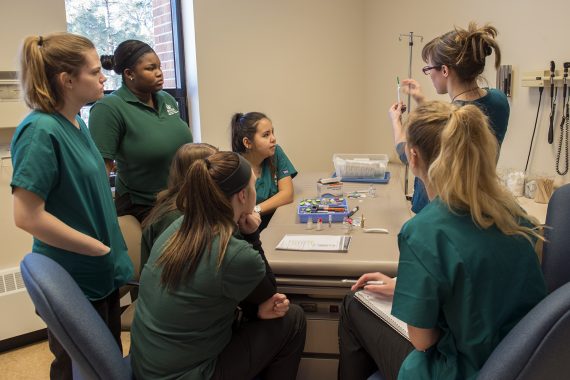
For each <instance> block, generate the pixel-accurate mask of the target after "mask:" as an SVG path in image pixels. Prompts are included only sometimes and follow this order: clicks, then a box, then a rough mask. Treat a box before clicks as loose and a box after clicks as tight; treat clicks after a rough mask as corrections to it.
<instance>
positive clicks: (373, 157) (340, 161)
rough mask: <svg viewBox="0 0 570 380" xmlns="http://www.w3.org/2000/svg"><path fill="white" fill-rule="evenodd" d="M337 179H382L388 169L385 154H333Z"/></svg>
mask: <svg viewBox="0 0 570 380" xmlns="http://www.w3.org/2000/svg"><path fill="white" fill-rule="evenodd" d="M333 164H334V169H335V172H336V175H337V177H341V178H383V177H384V175H385V174H386V168H387V167H388V155H387V154H346V153H335V154H333Z"/></svg>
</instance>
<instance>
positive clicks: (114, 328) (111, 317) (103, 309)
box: [48, 289, 123, 380]
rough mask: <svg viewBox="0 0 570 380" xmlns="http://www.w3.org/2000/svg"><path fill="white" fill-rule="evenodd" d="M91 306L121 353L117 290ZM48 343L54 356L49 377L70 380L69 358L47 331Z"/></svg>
mask: <svg viewBox="0 0 570 380" xmlns="http://www.w3.org/2000/svg"><path fill="white" fill-rule="evenodd" d="M91 304H92V305H93V307H94V308H95V310H96V311H97V313H98V314H99V315H100V316H101V318H103V321H104V322H105V324H106V325H107V326H108V327H109V330H111V333H112V334H113V338H115V341H116V342H117V344H118V345H119V349H120V350H121V352H122V351H123V345H122V343H121V306H120V299H119V290H118V289H117V290H115V291H114V292H113V293H111V294H109V295H108V296H107V297H105V298H103V299H101V300H98V301H91ZM48 343H49V349H50V350H51V352H52V353H53V355H54V356H55V359H54V360H53V362H52V363H51V367H50V372H49V376H50V379H52V380H72V379H73V374H72V369H71V358H70V357H69V355H68V354H67V352H66V351H65V349H64V348H63V346H62V345H61V343H59V341H58V340H57V338H56V337H55V335H54V334H53V333H52V332H51V331H50V330H49V329H48Z"/></svg>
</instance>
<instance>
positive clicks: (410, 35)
mask: <svg viewBox="0 0 570 380" xmlns="http://www.w3.org/2000/svg"><path fill="white" fill-rule="evenodd" d="M402 37H408V45H409V46H410V62H409V65H408V78H411V77H412V57H413V54H412V50H413V48H414V38H419V39H420V42H423V41H424V37H423V36H417V35H416V36H415V35H414V32H410V33H408V34H401V33H400V35H399V36H398V41H402ZM411 97H412V96H411V95H410V92H409V91H408V104H407V107H406V109H407V111H408V113H410V109H411ZM408 172H409V170H408V164H406V173H405V174H404V194H405V195H406V197H407V196H408V181H409V180H408V176H409V174H408Z"/></svg>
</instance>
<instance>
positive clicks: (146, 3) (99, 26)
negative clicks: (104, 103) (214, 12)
mask: <svg viewBox="0 0 570 380" xmlns="http://www.w3.org/2000/svg"><path fill="white" fill-rule="evenodd" d="M180 1H181V0H65V11H66V15H67V30H68V31H69V32H71V33H76V34H81V35H83V36H86V37H88V38H89V39H90V40H91V41H93V43H94V44H95V47H96V48H97V52H98V53H99V55H103V54H113V52H114V51H115V48H116V47H117V46H118V45H119V44H120V43H121V42H123V41H124V40H128V39H137V40H141V41H144V42H146V43H148V44H149V45H150V46H152V48H153V49H154V50H155V51H156V53H157V55H158V57H159V58H160V61H161V64H162V70H163V73H164V90H165V91H167V92H168V93H170V94H171V95H172V96H174V98H176V100H177V101H178V104H179V107H180V116H181V117H182V118H183V119H184V120H186V122H188V108H187V103H186V88H185V83H186V81H185V78H184V53H183V42H182V24H181V13H180ZM105 74H106V75H107V77H108V80H107V82H106V83H105V92H106V93H110V92H111V91H113V90H115V89H117V88H119V86H120V85H121V76H120V75H117V74H115V73H114V72H107V71H106V72H105ZM87 116H88V112H82V117H83V118H84V119H86V118H87ZM86 121H87V120H86Z"/></svg>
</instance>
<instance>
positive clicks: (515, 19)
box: [194, 0, 570, 182]
mask: <svg viewBox="0 0 570 380" xmlns="http://www.w3.org/2000/svg"><path fill="white" fill-rule="evenodd" d="M536 4H537V3H536V2H535V1H529V0H527V1H515V0H508V1H501V2H498V1H494V0H480V1H477V2H472V1H457V0H455V1H451V0H441V1H438V2H437V3H426V2H425V1H417V0H409V1H406V2H398V3H395V2H386V1H381V0H329V1H327V0H311V1H306V0H305V1H301V0H290V1H277V0H241V1H237V2H236V1H233V0H194V12H195V23H196V46H197V65H198V86H199V87H198V89H199V91H198V93H199V97H200V121H201V128H202V140H203V141H208V142H211V143H214V144H217V145H220V146H221V147H222V148H227V147H229V145H228V144H229V143H228V141H229V140H228V135H229V131H228V120H229V118H230V115H231V114H232V113H233V112H236V111H249V110H254V109H255V110H261V111H265V112H266V113H268V115H270V117H272V118H273V120H274V122H275V126H276V132H277V138H278V142H280V143H281V144H283V145H284V147H285V150H286V152H287V153H288V154H289V156H290V157H291V159H292V160H293V162H294V163H295V165H296V166H297V167H298V168H299V169H301V170H313V169H322V168H324V167H331V156H332V153H334V152H368V153H371V152H385V153H391V154H393V148H392V132H391V129H390V125H389V122H388V118H387V112H386V111H387V109H388V107H389V105H390V104H391V103H392V102H393V101H394V100H395V96H396V95H395V93H396V89H395V86H396V84H395V81H396V76H400V78H405V77H406V76H407V73H408V59H409V58H408V51H409V47H408V44H407V41H406V40H403V41H398V35H399V34H400V33H408V32H410V31H413V32H414V33H415V34H416V35H423V36H424V40H423V42H420V41H419V40H417V41H416V42H415V46H414V56H413V63H414V65H413V76H414V77H415V78H416V79H418V80H419V81H420V83H421V84H422V85H423V87H424V90H425V92H426V94H428V95H429V97H430V98H434V99H441V100H449V98H448V97H447V96H441V95H440V96H438V95H436V94H435V93H434V91H433V87H432V85H431V82H430V81H429V78H427V77H425V76H424V75H423V74H422V73H421V71H420V68H421V67H422V66H423V65H424V62H423V61H422V60H421V49H422V47H423V45H424V44H425V43H426V42H428V41H429V40H430V39H432V38H433V37H435V36H437V35H439V34H441V33H443V32H445V31H447V30H450V29H451V28H452V27H453V25H459V26H466V25H467V23H468V22H469V21H470V20H474V21H476V22H478V23H480V24H482V23H485V22H491V23H492V24H493V25H495V26H496V27H497V28H498V29H499V37H498V40H499V43H500V46H501V48H502V53H503V59H502V63H503V64H511V65H513V67H514V70H515V72H514V89H513V97H512V99H511V100H510V101H511V119H510V123H509V130H508V132H507V136H506V138H505V141H504V144H503V148H502V153H501V158H500V161H499V166H500V167H513V168H518V169H523V168H524V165H525V162H526V155H527V152H528V146H529V143H530V137H531V134H532V127H533V123H534V117H535V112H536V106H537V101H538V90H537V89H528V88H522V87H521V86H520V78H521V73H522V72H526V71H531V70H539V69H546V68H547V67H548V63H549V61H550V60H551V59H553V60H555V61H556V62H557V65H558V67H561V65H562V62H563V60H569V61H570V53H569V50H568V49H567V48H566V49H565V48H563V47H564V46H568V45H567V43H566V40H567V35H565V34H564V33H562V30H563V25H565V23H564V22H565V19H564V17H565V15H566V14H567V13H568V10H569V8H570V6H569V5H567V2H566V1H564V0H545V1H543V2H541V3H540V6H537V5H536ZM547 9H552V10H554V11H553V12H552V14H548V17H546V16H544V17H543V16H540V17H539V16H538V15H539V14H541V15H545V14H547V13H548V12H547V13H545V12H544V10H547ZM485 76H486V78H487V79H488V82H489V85H490V86H491V87H495V70H494V69H493V68H492V57H490V59H488V70H487V71H486V73H485ZM546 94H547V91H545V93H544V95H546ZM547 100H548V99H543V107H545V108H543V110H544V112H541V117H540V123H539V126H538V133H537V136H536V137H535V141H536V144H535V149H534V154H533V156H532V160H531V165H530V169H531V171H532V172H544V173H549V174H554V173H555V172H554V156H555V149H554V148H555V146H554V145H553V146H551V145H548V144H547V143H546V132H547V128H548V112H547V111H548V110H547V106H548V104H549V103H548V101H547ZM559 102H561V100H559ZM559 120H560V118H558V122H557V124H559V123H560V121H559ZM557 132H558V131H557ZM557 138H558V134H557V133H556V134H555V139H557ZM569 178H570V177H568V176H566V178H564V180H565V181H566V182H567V181H568V179H569Z"/></svg>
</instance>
